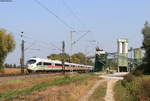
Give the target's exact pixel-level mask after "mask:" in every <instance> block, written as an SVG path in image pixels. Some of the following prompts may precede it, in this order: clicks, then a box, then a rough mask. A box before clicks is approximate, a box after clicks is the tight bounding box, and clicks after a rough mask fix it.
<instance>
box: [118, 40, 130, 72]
mask: <svg viewBox="0 0 150 101" xmlns="http://www.w3.org/2000/svg"><path fill="white" fill-rule="evenodd" d="M117 43H118V72H127V71H128V39H118V40H117Z"/></svg>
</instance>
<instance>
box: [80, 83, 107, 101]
mask: <svg viewBox="0 0 150 101" xmlns="http://www.w3.org/2000/svg"><path fill="white" fill-rule="evenodd" d="M104 81H105V80H98V81H97V82H96V84H95V85H94V86H93V87H92V88H91V89H90V90H89V92H88V93H87V94H86V95H85V96H83V97H82V98H81V99H79V101H88V99H89V97H90V96H91V95H92V94H93V93H94V91H95V90H96V88H97V87H98V86H99V85H100V84H102V83H103V82H104Z"/></svg>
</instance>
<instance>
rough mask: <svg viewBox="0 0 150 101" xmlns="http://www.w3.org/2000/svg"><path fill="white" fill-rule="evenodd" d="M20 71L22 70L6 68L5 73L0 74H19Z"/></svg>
mask: <svg viewBox="0 0 150 101" xmlns="http://www.w3.org/2000/svg"><path fill="white" fill-rule="evenodd" d="M20 71H21V70H20V68H4V72H3V73H1V72H0V74H19V73H20ZM25 71H26V70H25Z"/></svg>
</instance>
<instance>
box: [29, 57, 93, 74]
mask: <svg viewBox="0 0 150 101" xmlns="http://www.w3.org/2000/svg"><path fill="white" fill-rule="evenodd" d="M93 69H94V67H93V66H89V65H81V64H75V63H68V62H65V63H64V68H63V66H62V62H61V61H58V60H50V59H41V58H31V59H29V60H28V61H27V70H28V72H36V71H55V72H56V71H62V70H65V71H82V72H84V71H93Z"/></svg>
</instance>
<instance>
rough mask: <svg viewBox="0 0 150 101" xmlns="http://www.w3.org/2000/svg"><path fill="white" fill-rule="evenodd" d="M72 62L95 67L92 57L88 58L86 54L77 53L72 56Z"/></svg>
mask: <svg viewBox="0 0 150 101" xmlns="http://www.w3.org/2000/svg"><path fill="white" fill-rule="evenodd" d="M71 61H72V62H73V63H78V64H85V65H93V62H92V60H91V58H90V57H87V56H86V55H85V54H84V53H81V52H79V53H75V54H73V55H72V56H71Z"/></svg>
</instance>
